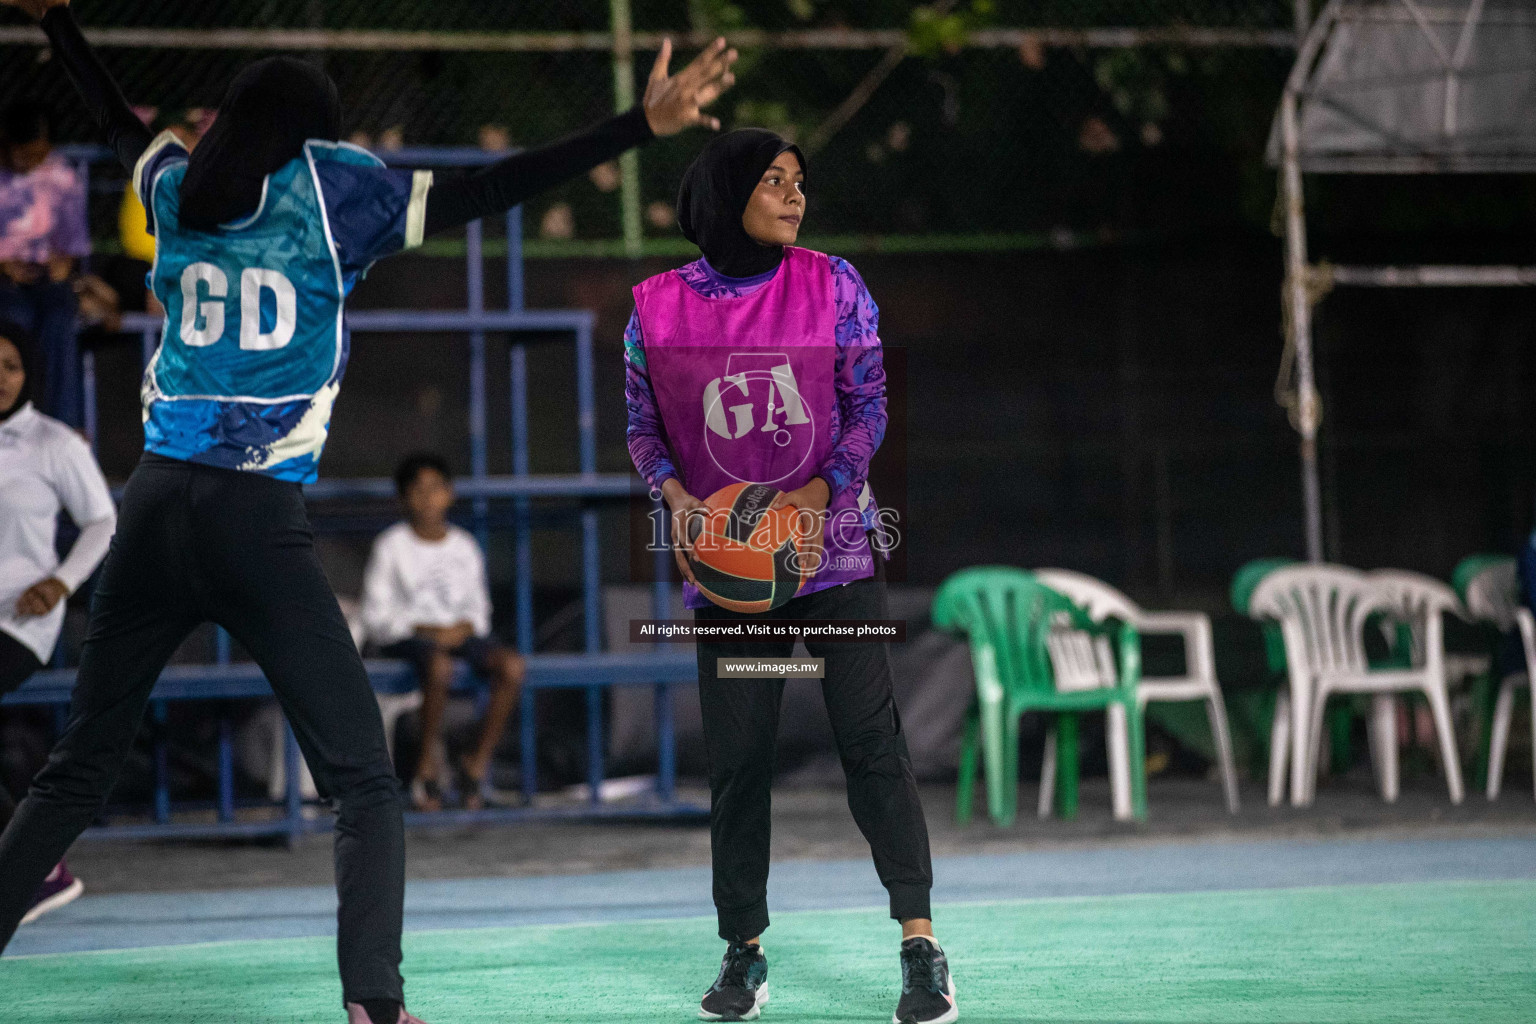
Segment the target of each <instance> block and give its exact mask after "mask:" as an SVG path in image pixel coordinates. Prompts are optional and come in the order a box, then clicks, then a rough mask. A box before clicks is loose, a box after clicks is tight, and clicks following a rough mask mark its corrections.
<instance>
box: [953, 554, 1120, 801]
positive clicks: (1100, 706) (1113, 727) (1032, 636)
mask: <svg viewBox="0 0 1536 1024" xmlns="http://www.w3.org/2000/svg"><path fill="white" fill-rule="evenodd" d="M933 621H934V624H935V626H937V627H938V628H940V629H946V630H950V631H953V632H956V633H963V634H964V635H965V636H966V638H967V640H968V641H969V644H970V651H971V663H972V667H973V669H974V671H975V675H976V697H975V700H974V701H973V702H972V704H971V707H970V709H969V711H968V712H967V715H966V725H965V734H964V739H963V742H962V747H961V754H960V775H959V786H958V792H957V794H956V810H955V816H956V818H957V819H958V820H960V821H961V822H964V821H967V820H969V818H970V814H971V802H972V795H973V789H974V785H975V779H976V771H977V767H978V759H979V760H980V761H982V762H984V764H985V772H984V778H985V781H986V790H987V811H988V814H989V816H990V817H991V818H992V820H993V822H995V823H996V824H998V825H1009V824H1012V822H1013V821H1014V819H1015V816H1016V814H1017V811H1018V781H1019V723H1020V720H1021V719H1022V718H1023V716H1024V715H1025V714H1027V713H1029V712H1035V711H1040V712H1047V713H1053V714H1055V715H1056V716H1057V723H1056V731H1055V736H1056V741H1055V744H1056V747H1057V753H1058V758H1057V760H1059V763H1060V770H1059V771H1056V772H1048V773H1046V774H1048V775H1052V776H1054V778H1046V779H1042V790H1043V794H1042V797H1043V798H1042V803H1043V804H1044V803H1046V802H1047V800H1048V798H1049V794H1050V792H1051V790H1052V789H1054V790H1056V795H1057V798H1058V801H1057V802H1058V806H1059V808H1060V810H1061V813H1062V815H1063V816H1066V817H1070V816H1071V815H1072V814H1073V813H1075V811H1076V805H1077V722H1076V717H1075V716H1076V714H1077V713H1079V712H1083V711H1105V712H1107V713H1108V715H1109V719H1110V727H1109V729H1108V730H1106V731H1107V732H1108V733H1109V734H1110V736H1111V743H1110V751H1111V777H1112V781H1114V782H1115V789H1116V791H1117V799H1116V804H1117V808H1116V809H1117V816H1134V817H1136V818H1144V817H1145V816H1146V809H1147V801H1146V738H1145V726H1144V724H1143V717H1142V710H1141V704H1140V702H1139V701H1138V699H1137V695H1136V690H1137V682H1138V680H1139V679H1140V675H1141V647H1140V638H1139V636H1138V635H1137V632H1136V629H1135V627H1134V626H1132V625H1131V624H1130V623H1126V622H1120V623H1117V624H1107V623H1100V622H1095V621H1094V620H1093V619H1092V617H1090V616H1089V615H1088V613H1087V612H1086V611H1085V610H1084V609H1082V608H1080V607H1079V606H1077V605H1076V604H1074V603H1073V602H1072V601H1071V600H1069V599H1068V598H1067V597H1066V596H1064V595H1063V594H1060V593H1058V592H1057V591H1055V590H1053V589H1051V588H1050V587H1048V586H1046V585H1045V584H1043V583H1041V582H1040V581H1039V580H1038V579H1036V578H1035V576H1034V575H1033V574H1031V573H1029V572H1026V571H1024V570H1022V569H1016V568H1012V567H1009V566H982V567H977V568H972V569H965V570H962V571H961V572H958V573H955V574H954V575H953V576H950V577H949V578H948V579H947V580H945V581H944V584H943V585H942V586H941V587H940V588H939V592H938V595H937V596H936V597H935V599H934V604H933ZM1121 733H1123V735H1124V736H1125V740H1124V743H1123V745H1122V744H1120V743H1117V742H1116V741H1115V739H1114V737H1115V735H1116V734H1121ZM1117 748H1118V749H1117ZM1126 790H1128V791H1129V792H1128V793H1126V792H1125V791H1126Z"/></svg>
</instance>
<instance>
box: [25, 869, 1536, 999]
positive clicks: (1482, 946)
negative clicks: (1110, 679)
mask: <svg viewBox="0 0 1536 1024" xmlns="http://www.w3.org/2000/svg"><path fill="white" fill-rule="evenodd" d="M936 925H937V929H938V934H939V936H940V938H941V939H942V940H943V942H944V945H945V948H946V950H947V952H948V953H949V955H950V958H951V961H952V962H953V964H954V968H955V978H956V984H957V990H958V995H959V1000H960V1006H961V1010H962V1015H961V1019H962V1020H966V1021H973V1022H978V1024H979V1022H991V1024H1002V1022H1009V1024H1015V1022H1030V1021H1056V1022H1072V1024H1090V1022H1092V1024H1098V1022H1110V1021H1143V1022H1158V1024H1175V1022H1189V1024H1228V1022H1230V1024H1257V1022H1265V1021H1273V1022H1287V1024H1290V1022H1297V1024H1300V1022H1306V1024H1328V1022H1338V1024H1345V1022H1348V1024H1365V1022H1383V1024H1385V1022H1393V1024H1400V1022H1412V1021H1424V1022H1435V1024H1446V1022H1454V1021H1468V1022H1472V1021H1476V1022H1479V1024H1495V1022H1500V1021H1510V1022H1514V1021H1520V1022H1529V1021H1532V1020H1536V883H1533V882H1530V881H1513V882H1434V883H1415V884H1404V885H1380V886H1342V887H1332V888H1311V889H1275V890H1252V891H1243V892H1203V893H1183V894H1177V895H1138V896H1115V897H1092V898H1073V899H1059V900H1024V901H1017V902H1003V903H984V904H956V905H949V906H944V907H941V908H939V910H938V912H937V914H936ZM894 928H895V926H894V924H892V922H890V921H889V920H887V919H885V917H884V916H883V915H882V914H881V913H879V912H878V911H873V910H854V911H849V910H840V911H826V912H819V911H812V912H802V913H795V914H784V915H780V916H779V917H778V918H777V919H776V920H775V922H774V925H773V927H772V928H771V929H770V930H769V932H768V933H767V935H766V937H765V948H766V950H767V953H768V958H769V963H770V973H769V981H770V986H771V989H772V992H773V999H772V1002H771V1003H770V1004H769V1006H768V1007H767V1008H766V1010H765V1011H764V1017H763V1019H764V1020H765V1021H768V1022H772V1021H786V1022H787V1021H797V1022H819V1021H826V1022H844V1021H871V1022H878V1021H888V1020H890V1013H891V1010H892V1008H893V1007H894V1003H895V998H896V995H897V987H898V985H899V971H898V967H897V961H896V957H895V955H894V954H895V938H896V935H895V932H894ZM405 951H406V960H405V970H406V975H407V979H408V988H407V993H408V997H409V1000H410V1006H411V1008H412V1010H413V1012H415V1013H417V1014H420V1015H422V1016H423V1017H425V1018H426V1019H427V1020H428V1021H430V1022H432V1024H468V1022H492V1021H495V1022H511V1021H518V1022H532V1021H538V1022H545V1021H548V1022H562V1024H584V1022H588V1021H590V1022H594V1024H595V1022H598V1021H605V1022H606V1021H684V1020H689V1019H693V1015H694V1010H695V1009H696V1007H697V999H698V997H699V995H700V993H701V992H702V991H703V989H704V988H705V987H707V986H708V984H709V983H710V982H711V981H712V980H713V978H714V973H715V969H716V966H717V964H718V958H719V956H720V953H721V951H722V947H721V944H720V942H719V940H717V939H716V938H715V936H714V922H713V921H712V920H708V919H699V918H690V919H682V920H671V921H643V922H616V923H602V924H582V925H556V926H529V927H521V928H495V929H483V930H461V931H439V932H417V933H413V934H409V935H407V937H406V947H405ZM333 962H334V961H333V952H332V944H331V942H330V941H329V940H327V939H295V940H263V941H251V942H227V943H214V944H209V945H199V946H172V947H155V948H147V949H135V950H125V951H106V952H94V953H75V954H56V955H46V956H36V957H19V958H13V959H8V960H5V961H3V962H0V992H3V993H4V997H5V998H4V1008H5V1013H4V1018H3V1019H4V1020H5V1021H6V1022H7V1024H33V1022H37V1024H42V1022H50V1024H51V1022H60V1021H67V1022H70V1024H95V1022H101V1024H140V1022H143V1024H148V1022H173V1021H174V1022H200V1024H201V1022H207V1024H225V1022H236V1021H238V1022H246V1021H251V1022H255V1021H262V1022H275V1021H285V1022H286V1021H295V1022H299V1021H302V1022H309V1021H318V1022H337V1021H340V1020H341V1019H342V1017H341V1014H340V1011H339V1001H340V994H339V989H338V987H337V983H336V981H335V976H334V974H333V972H332V964H333Z"/></svg>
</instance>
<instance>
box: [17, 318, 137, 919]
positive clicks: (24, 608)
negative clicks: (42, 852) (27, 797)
mask: <svg viewBox="0 0 1536 1024" xmlns="http://www.w3.org/2000/svg"><path fill="white" fill-rule="evenodd" d="M31 349H32V343H31V339H30V338H29V337H27V336H26V334H25V333H24V332H23V331H22V330H21V329H20V328H17V327H13V326H10V325H7V324H3V323H0V695H4V694H7V693H10V692H11V691H12V690H14V689H16V688H17V687H18V686H20V685H21V684H22V683H24V682H26V681H27V679H28V678H29V677H31V675H32V674H33V673H34V672H36V671H37V670H38V669H40V668H42V667H43V664H44V663H45V662H46V661H47V660H48V659H49V658H50V657H52V655H53V648H54V645H55V644H56V643H57V642H58V639H59V630H60V628H61V627H62V626H63V624H64V601H65V599H66V598H67V597H69V595H70V594H72V593H74V592H75V590H76V589H77V588H78V587H79V586H80V584H82V583H84V582H85V581H86V579H87V578H88V577H89V576H90V575H91V573H92V572H94V571H95V569H96V566H97V565H99V564H100V563H101V559H102V557H103V556H104V555H106V553H107V546H108V545H109V544H110V543H111V540H112V531H113V530H115V529H116V528H117V513H116V511H115V510H114V509H113V507H112V495H111V494H110V493H108V491H107V482H106V480H104V479H102V475H101V469H100V468H99V467H98V466H97V465H96V459H95V458H94V457H93V456H92V455H91V449H90V446H89V445H87V444H86V443H85V441H84V440H83V439H81V437H80V435H78V434H76V433H75V432H74V431H73V430H71V429H70V428H69V427H67V426H65V425H64V424H63V423H60V422H59V421H58V420H56V419H53V418H51V417H48V416H44V415H43V414H42V413H40V412H38V411H37V410H36V409H34V408H33V407H32V402H31V391H32V383H33V381H32V380H31V378H30V377H29V375H28V372H27V367H28V363H29V361H30V360H29V358H28V357H29V356H30V355H31V354H32V353H31ZM61 509H62V510H64V511H67V512H68V513H69V515H70V518H71V519H73V520H74V521H75V524H76V525H77V526H79V527H80V536H79V537H78V538H77V539H76V540H75V544H74V546H73V547H72V548H70V551H69V557H68V558H65V559H64V560H63V561H62V562H61V561H59V556H58V551H57V549H56V547H55V542H56V534H57V532H58V521H59V512H60V510H61ZM15 810H16V805H15V804H14V803H13V802H12V800H11V795H10V794H9V793H7V792H6V791H5V789H4V788H3V787H0V829H3V828H4V827H5V825H6V824H7V823H8V822H9V821H10V819H11V815H12V814H13V813H14V812H15ZM81 889H82V887H81V885H80V883H79V881H77V880H76V879H75V878H73V877H72V876H71V875H70V874H69V870H68V868H66V867H64V865H63V862H60V864H59V866H58V867H56V868H54V870H53V873H52V874H50V875H49V876H48V878H47V880H46V881H45V882H44V883H43V888H42V889H41V890H39V893H38V898H37V900H36V901H35V902H34V904H33V907H32V909H31V910H30V911H28V913H27V916H26V917H25V918H23V921H26V920H31V919H32V918H34V917H36V916H37V915H38V914H41V913H44V912H46V911H48V910H52V909H53V908H54V907H58V906H63V905H64V904H65V903H68V902H69V901H70V900H72V899H74V898H75V897H76V896H78V895H79V894H80V891H81Z"/></svg>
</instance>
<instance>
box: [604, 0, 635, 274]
mask: <svg viewBox="0 0 1536 1024" xmlns="http://www.w3.org/2000/svg"><path fill="white" fill-rule="evenodd" d="M608 17H609V21H610V23H611V25H612V28H613V109H614V113H616V114H622V113H624V111H626V110H628V109H629V108H630V107H633V106H634V105H635V34H634V23H633V21H632V20H631V18H630V12H629V0H608ZM619 171H620V179H619V204H620V209H621V210H622V212H623V217H624V253H625V255H627V256H629V257H630V258H631V259H634V258H636V257H638V256H639V255H640V243H641V240H642V234H641V228H640V153H639V152H638V151H637V150H633V149H631V150H629V151H628V152H626V153H624V154H623V155H622V156H620V157H619Z"/></svg>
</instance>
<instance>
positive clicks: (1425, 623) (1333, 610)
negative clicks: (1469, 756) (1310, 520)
mask: <svg viewBox="0 0 1536 1024" xmlns="http://www.w3.org/2000/svg"><path fill="white" fill-rule="evenodd" d="M1252 606H1253V612H1254V614H1255V615H1262V616H1266V617H1269V618H1272V619H1275V620H1276V621H1278V622H1279V623H1280V629H1281V632H1282V634H1283V635H1284V637H1285V649H1286V650H1285V654H1286V662H1287V664H1288V666H1289V672H1290V691H1289V694H1282V697H1285V696H1288V697H1289V701H1288V702H1282V703H1287V704H1288V714H1283V711H1284V710H1285V709H1283V708H1280V707H1277V709H1276V713H1275V719H1276V722H1275V734H1274V736H1273V737H1272V739H1273V740H1274V747H1273V748H1272V750H1271V762H1270V763H1271V767H1272V770H1273V771H1274V774H1275V775H1276V776H1280V775H1283V773H1284V769H1285V765H1284V761H1285V754H1286V748H1287V747H1288V748H1289V754H1290V761H1291V803H1292V804H1293V805H1295V806H1298V807H1303V806H1308V805H1310V804H1311V803H1312V800H1313V798H1314V796H1315V795H1316V789H1317V786H1316V783H1317V769H1318V762H1319V761H1320V759H1321V749H1322V736H1323V711H1324V708H1325V707H1326V705H1327V702H1328V698H1329V697H1330V696H1333V695H1335V694H1341V693H1365V694H1372V695H1375V696H1376V697H1377V698H1378V699H1377V700H1375V701H1373V706H1372V715H1371V722H1370V729H1369V734H1370V738H1371V757H1372V761H1373V763H1374V765H1375V768H1376V777H1377V782H1378V785H1379V786H1380V788H1381V794H1382V797H1383V799H1385V800H1387V801H1388V802H1389V803H1390V802H1392V801H1394V800H1396V799H1397V795H1398V773H1397V718H1396V707H1395V702H1394V701H1393V699H1392V694H1395V693H1401V692H1407V691H1418V692H1421V693H1423V694H1424V695H1425V697H1426V699H1427V700H1428V701H1429V706H1430V710H1431V712H1432V713H1433V715H1434V718H1435V728H1436V732H1437V734H1438V736H1439V741H1440V756H1441V762H1442V764H1443V766H1444V769H1445V777H1446V787H1447V789H1448V790H1449V791H1450V796H1451V802H1452V803H1460V802H1461V800H1462V795H1463V792H1462V781H1461V762H1460V760H1459V759H1458V757H1457V753H1456V737H1455V735H1454V733H1453V731H1452V728H1451V712H1450V699H1449V697H1448V695H1447V692H1446V689H1447V688H1446V680H1445V645H1444V627H1443V624H1442V622H1441V616H1442V615H1443V614H1444V613H1445V612H1447V611H1451V612H1455V613H1457V614H1459V613H1460V602H1459V601H1457V599H1456V595H1455V593H1454V592H1453V591H1452V590H1451V589H1450V588H1449V587H1447V586H1446V585H1445V584H1444V583H1441V582H1440V581H1438V580H1434V579H1430V578H1429V577H1425V576H1419V575H1418V574H1415V573H1403V572H1382V573H1374V574H1366V573H1362V572H1359V571H1358V570H1355V569H1349V568H1346V567H1344V566H1339V565H1293V566H1286V567H1284V568H1280V569H1276V570H1275V571H1274V572H1273V573H1271V574H1270V575H1269V576H1267V577H1265V579H1264V580H1263V581H1262V582H1261V583H1260V584H1259V585H1258V587H1257V588H1255V590H1254V593H1253V602H1252ZM1378 612H1379V613H1384V614H1386V615H1387V616H1389V617H1394V618H1398V619H1401V620H1403V621H1406V622H1409V623H1410V624H1411V625H1412V626H1413V627H1414V629H1413V633H1414V635H1415V637H1416V638H1417V639H1416V640H1415V642H1414V645H1413V646H1414V648H1415V652H1414V654H1415V656H1414V658H1413V665H1412V666H1411V667H1410V668H1405V669H1397V668H1393V669H1378V670H1372V669H1371V668H1370V666H1369V665H1368V663H1367V661H1366V656H1365V629H1366V623H1367V620H1368V619H1369V618H1370V617H1371V615H1372V614H1373V613H1378ZM1282 719H1285V720H1286V721H1285V722H1284V723H1283V722H1282ZM1291 723H1293V725H1292V724H1291ZM1287 733H1288V735H1286V734H1287ZM1287 739H1288V740H1289V742H1288V743H1287V742H1285V741H1286V740H1287ZM1274 781H1275V780H1274V779H1272V780H1271V784H1272V789H1271V792H1272V793H1273V791H1274V790H1273V784H1274Z"/></svg>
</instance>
